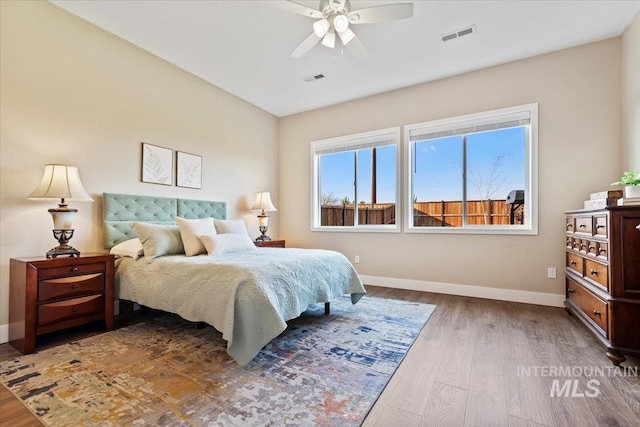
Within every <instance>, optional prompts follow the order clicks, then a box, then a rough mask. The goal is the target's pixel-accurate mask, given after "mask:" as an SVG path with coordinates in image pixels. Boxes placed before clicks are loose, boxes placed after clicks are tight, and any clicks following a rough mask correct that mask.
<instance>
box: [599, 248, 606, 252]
mask: <svg viewBox="0 0 640 427" xmlns="http://www.w3.org/2000/svg"><path fill="white" fill-rule="evenodd" d="M598 251H599V252H600V253H602V252H607V250H606V249H605V248H600V249H598Z"/></svg>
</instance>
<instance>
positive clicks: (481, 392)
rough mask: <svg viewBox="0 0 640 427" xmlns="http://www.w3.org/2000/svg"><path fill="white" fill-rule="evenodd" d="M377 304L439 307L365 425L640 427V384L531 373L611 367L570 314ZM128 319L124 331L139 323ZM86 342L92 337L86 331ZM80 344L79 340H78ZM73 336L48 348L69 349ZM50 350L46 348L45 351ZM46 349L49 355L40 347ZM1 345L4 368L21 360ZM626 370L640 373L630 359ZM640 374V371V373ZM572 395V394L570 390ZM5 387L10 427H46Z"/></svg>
mask: <svg viewBox="0 0 640 427" xmlns="http://www.w3.org/2000/svg"><path fill="white" fill-rule="evenodd" d="M367 290H368V292H369V294H370V295H375V296H380V297H385V298H394V299H402V300H411V301H418V302H424V303H429V304H436V305H437V306H438V307H437V309H436V311H435V312H434V314H433V315H432V317H431V319H430V320H429V322H428V323H427V325H426V326H425V327H424V329H423V330H422V332H421V333H420V335H419V336H418V338H417V339H416V342H415V343H414V345H413V347H412V348H411V350H410V351H409V352H408V354H407V356H406V357H405V360H404V361H403V362H402V364H401V365H400V367H399V368H398V370H397V371H396V373H395V375H394V376H393V377H392V379H391V381H390V382H389V384H388V385H387V387H386V388H385V390H384V392H383V393H382V395H381V396H380V398H379V399H378V401H377V402H376V404H375V405H374V407H373V409H372V410H371V412H370V413H369V415H368V416H367V418H366V420H365V421H364V423H363V426H365V427H372V426H382V427H386V426H402V427H411V426H437V427H441V426H490V427H497V426H513V427H520V426H522V427H526V426H528V427H536V426H579V427H583V426H584V427H586V426H625V427H626V426H629V427H632V426H636V427H637V426H640V378H638V377H621V376H600V375H597V374H596V375H591V376H590V373H589V372H586V371H587V370H588V369H584V371H585V372H584V374H583V375H582V376H580V377H575V378H574V377H571V378H564V377H563V378H561V383H564V380H566V379H570V380H573V379H577V380H578V387H579V388H578V391H579V392H587V391H590V389H588V388H587V381H588V380H590V379H595V380H597V381H599V382H600V385H599V387H598V390H599V392H600V394H599V396H598V397H586V396H585V397H556V396H554V397H551V395H550V394H551V386H552V382H553V378H551V377H549V376H542V375H533V371H531V372H532V375H531V376H526V375H519V374H518V372H519V371H518V370H519V369H520V371H522V369H523V368H526V367H536V366H538V367H579V368H589V367H608V366H611V364H610V362H609V360H608V359H607V358H606V356H605V354H604V347H602V346H601V345H600V343H599V342H598V341H596V339H595V338H594V337H593V336H592V335H591V334H590V333H589V332H588V331H587V330H586V329H585V328H584V327H583V326H582V325H581V324H579V323H578V322H577V321H576V320H575V319H574V318H573V317H571V316H569V315H567V313H566V312H565V311H564V310H563V309H561V308H552V307H543V306H534V305H528V304H518V303H510V302H502V301H492V300H485V299H479V298H467V297H457V296H451V295H443V294H432V293H426V292H417V291H405V290H398V289H388V288H379V287H373V286H367ZM131 321H135V320H131V319H121V320H120V321H119V322H118V324H119V325H120V326H121V325H124V324H127V323H131ZM79 333H80V334H87V333H92V332H86V331H81V332H79ZM72 338H73V339H77V338H78V335H74V336H73V337H72ZM68 340H69V337H65V336H64V335H62V336H58V337H53V338H51V339H49V340H47V343H46V344H45V345H44V346H45V347H46V346H50V345H55V344H59V343H60V342H61V341H68ZM39 343H40V341H39ZM38 348H39V349H41V348H43V346H40V345H39V347H38ZM18 354H19V353H17V352H16V351H15V350H13V348H12V347H10V346H9V345H8V344H2V345H0V360H6V359H8V358H11V357H15V356H16V355H18ZM623 366H630V367H638V366H640V362H638V360H636V359H628V360H627V361H626V362H624V364H623ZM639 371H640V368H639ZM561 385H562V384H561ZM39 425H40V423H39V422H38V420H37V419H35V417H33V415H31V414H30V413H29V412H28V411H27V410H26V409H25V408H24V407H23V406H22V404H21V403H20V402H18V400H17V399H15V398H14V397H13V396H12V395H11V393H9V392H8V391H7V390H6V389H5V388H4V387H2V386H0V426H7V427H8V426H12V427H14V426H15V427H21V426H39Z"/></svg>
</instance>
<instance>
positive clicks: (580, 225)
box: [575, 215, 593, 234]
mask: <svg viewBox="0 0 640 427" xmlns="http://www.w3.org/2000/svg"><path fill="white" fill-rule="evenodd" d="M592 221H593V218H592V217H591V215H589V216H579V217H576V226H575V227H576V231H575V232H576V233H584V234H593V223H592Z"/></svg>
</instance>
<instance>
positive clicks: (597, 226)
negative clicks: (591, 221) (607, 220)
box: [596, 224, 604, 230]
mask: <svg viewBox="0 0 640 427" xmlns="http://www.w3.org/2000/svg"><path fill="white" fill-rule="evenodd" d="M598 228H604V225H602V224H598V225H596V230H597V229H598Z"/></svg>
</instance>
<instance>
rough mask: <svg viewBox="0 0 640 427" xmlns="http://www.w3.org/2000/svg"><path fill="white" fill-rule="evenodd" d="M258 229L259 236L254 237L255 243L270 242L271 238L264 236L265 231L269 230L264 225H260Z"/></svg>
mask: <svg viewBox="0 0 640 427" xmlns="http://www.w3.org/2000/svg"><path fill="white" fill-rule="evenodd" d="M258 228H259V229H260V233H262V235H261V236H258V237H256V242H269V241H271V237H269V236H267V235H266V232H267V230H268V229H269V227H268V226H266V225H261V226H259V227H258Z"/></svg>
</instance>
